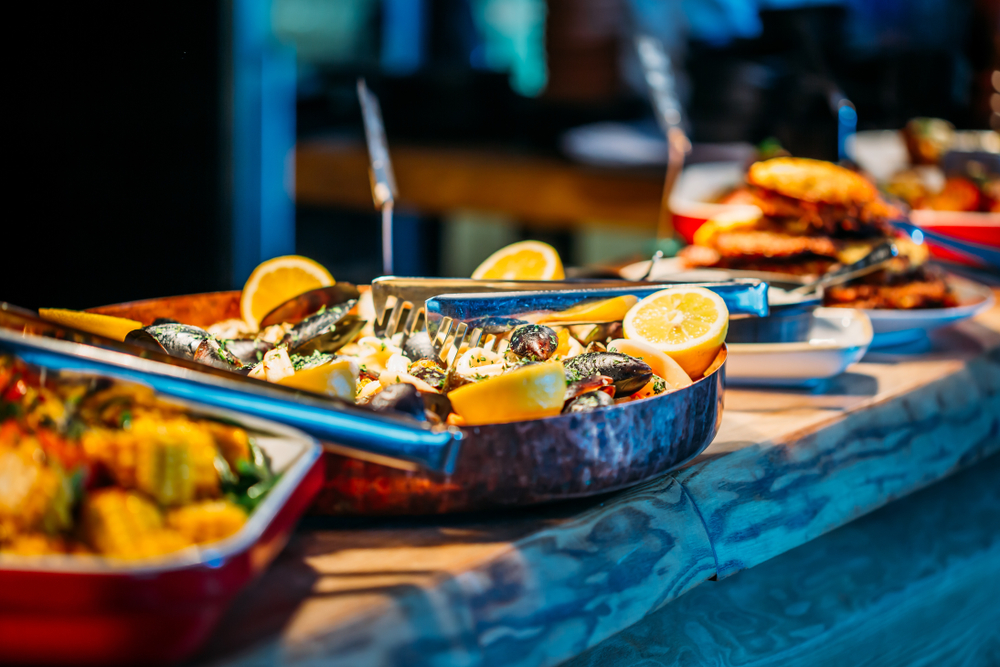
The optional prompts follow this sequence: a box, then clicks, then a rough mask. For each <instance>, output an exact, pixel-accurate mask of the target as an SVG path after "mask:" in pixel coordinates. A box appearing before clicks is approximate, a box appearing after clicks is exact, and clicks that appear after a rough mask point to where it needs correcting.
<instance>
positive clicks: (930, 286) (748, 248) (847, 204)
mask: <svg viewBox="0 0 1000 667" xmlns="http://www.w3.org/2000/svg"><path fill="white" fill-rule="evenodd" d="M723 202H724V203H728V204H752V205H753V207H756V209H754V208H741V209H739V211H738V212H737V213H735V214H734V215H729V216H727V215H726V214H725V213H723V214H720V215H718V216H717V217H715V218H713V219H711V220H709V221H707V222H706V223H705V224H704V225H702V227H701V228H699V229H698V231H697V232H696V233H695V235H694V239H693V241H694V244H693V245H691V246H688V247H687V248H684V249H683V250H682V251H681V252H680V257H681V258H682V261H683V262H684V263H685V265H686V266H688V267H689V268H700V267H712V268H722V269H731V270H742V271H755V272H768V273H778V274H790V275H797V276H818V275H822V274H824V273H827V272H828V271H830V270H832V269H835V268H837V267H838V266H841V265H846V264H851V263H853V262H856V261H858V260H860V259H862V258H863V257H865V256H866V255H868V254H869V253H870V252H871V251H872V250H873V249H874V248H876V247H877V246H878V245H880V244H881V243H883V242H884V241H885V240H886V239H892V240H893V242H894V243H895V244H896V246H897V248H898V250H899V255H898V256H897V257H895V258H894V259H893V260H892V261H891V262H890V263H889V264H888V265H887V266H885V267H884V268H882V269H880V270H878V271H876V272H874V273H870V274H868V275H866V276H862V277H859V278H856V279H854V280H852V281H850V282H848V283H846V284H843V285H838V286H834V287H829V288H827V289H826V291H825V293H824V304H825V305H827V306H840V307H846V308H864V309H872V308H874V309H893V310H908V309H919V308H947V307H952V306H955V305H957V301H956V298H955V296H954V295H953V294H952V291H951V289H950V288H949V287H948V284H947V282H946V281H945V279H944V276H943V275H942V274H940V273H939V272H938V271H937V270H935V269H934V268H933V267H931V266H929V265H928V263H927V261H928V251H927V248H926V246H924V245H919V244H916V243H914V242H912V241H911V240H909V239H908V238H904V237H898V238H897V235H896V234H895V233H894V231H893V229H892V227H891V225H890V222H891V221H892V220H893V219H894V218H897V217H900V216H901V215H902V212H901V211H900V210H899V209H898V208H897V207H895V206H893V205H892V204H890V203H888V202H887V201H885V199H883V198H882V197H881V195H880V193H879V191H878V189H877V188H876V187H875V186H874V184H872V183H871V182H870V181H868V180H867V179H866V178H865V177H864V176H862V175H861V174H858V173H856V172H853V171H851V170H849V169H846V168H843V167H840V166H838V165H835V164H832V163H829V162H823V161H819V160H810V159H805V158H791V157H779V158H772V159H770V160H764V161H761V162H756V163H754V164H752V165H751V166H750V168H749V170H748V171H747V175H746V185H745V186H744V187H741V188H738V189H736V190H735V191H733V192H731V193H730V194H728V195H726V197H725V198H724V200H723ZM747 211H751V212H752V213H748V212H747Z"/></svg>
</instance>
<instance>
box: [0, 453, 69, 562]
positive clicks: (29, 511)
mask: <svg viewBox="0 0 1000 667" xmlns="http://www.w3.org/2000/svg"><path fill="white" fill-rule="evenodd" d="M35 452H39V453H41V450H40V449H38V448H36V447H32V446H31V444H30V441H24V442H22V444H21V445H20V446H18V447H17V448H16V449H5V450H3V451H0V544H3V543H4V542H8V541H10V540H12V539H14V537H16V536H17V535H18V534H20V533H25V532H29V531H31V530H34V529H36V528H39V527H41V525H42V523H43V521H44V520H45V518H46V515H47V514H48V512H49V511H50V508H51V507H52V505H53V503H54V502H56V500H57V496H58V495H59V493H60V490H61V488H60V487H61V484H60V478H59V476H58V475H57V474H56V472H55V471H53V470H51V469H49V468H46V467H45V466H44V465H42V464H41V463H40V462H39V460H36V458H35V456H34V453H35ZM43 456H44V455H43Z"/></svg>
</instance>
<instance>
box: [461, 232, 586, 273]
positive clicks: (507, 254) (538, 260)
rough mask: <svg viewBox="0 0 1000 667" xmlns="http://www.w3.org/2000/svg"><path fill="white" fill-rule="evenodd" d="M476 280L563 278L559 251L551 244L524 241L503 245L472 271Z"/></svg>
mask: <svg viewBox="0 0 1000 667" xmlns="http://www.w3.org/2000/svg"><path fill="white" fill-rule="evenodd" d="M472 277H473V278H475V279H476V280H562V279H563V278H565V277H566V273H565V272H564V271H563V265H562V260H561V259H560V258H559V253H557V252H556V249H555V248H553V247H552V246H550V245H549V244H548V243H542V242H541V241H521V242H519V243H512V244H510V245H509V246H507V247H506V248H501V249H500V250H497V251H496V252H495V253H493V254H492V255H490V256H489V257H487V258H486V261H485V262H483V263H482V264H480V265H479V267H478V268H477V269H476V270H475V271H473V272H472Z"/></svg>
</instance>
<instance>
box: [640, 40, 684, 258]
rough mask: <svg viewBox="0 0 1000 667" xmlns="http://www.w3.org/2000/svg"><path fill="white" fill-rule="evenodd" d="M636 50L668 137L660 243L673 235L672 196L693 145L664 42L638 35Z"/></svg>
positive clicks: (657, 115)
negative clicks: (683, 119)
mask: <svg viewBox="0 0 1000 667" xmlns="http://www.w3.org/2000/svg"><path fill="white" fill-rule="evenodd" d="M635 50H636V53H638V55H639V62H640V63H641V64H642V72H643V75H644V76H645V79H646V86H647V87H648V88H649V96H650V98H651V99H652V102H653V110H654V111H655V112H656V120H657V121H658V122H659V124H660V128H661V129H662V130H663V133H664V134H665V135H666V138H667V174H666V177H665V178H664V181H663V198H662V199H661V201H660V218H659V221H658V223H657V226H656V238H657V240H663V239H669V238H671V237H672V236H673V233H674V216H673V213H671V212H670V193H671V192H673V190H674V184H675V183H676V182H677V177H678V176H680V173H681V170H682V169H683V168H684V158H685V156H687V154H688V152H689V151H690V150H691V142H690V141H689V140H688V138H687V134H685V132H684V129H683V127H682V125H681V121H682V118H683V117H682V114H681V104H680V101H679V100H678V99H677V86H676V82H675V80H674V73H673V65H672V63H671V61H670V56H669V55H667V52H666V50H665V49H664V48H663V42H661V41H660V40H659V39H657V38H656V37H653V36H651V35H646V34H643V33H638V34H636V36H635Z"/></svg>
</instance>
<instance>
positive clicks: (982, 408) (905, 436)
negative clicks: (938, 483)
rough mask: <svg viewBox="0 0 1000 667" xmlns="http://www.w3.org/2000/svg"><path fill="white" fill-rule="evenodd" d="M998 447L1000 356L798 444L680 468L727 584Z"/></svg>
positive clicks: (872, 408) (990, 355)
mask: <svg viewBox="0 0 1000 667" xmlns="http://www.w3.org/2000/svg"><path fill="white" fill-rule="evenodd" d="M998 450H1000V350H996V349H994V350H993V351H992V352H990V353H988V354H986V355H984V356H982V357H980V358H979V359H978V360H977V362H976V363H972V364H969V365H968V366H966V367H965V368H964V369H963V370H962V371H960V372H958V373H955V374H953V375H950V376H948V377H946V378H944V379H942V380H939V381H937V382H934V383H932V384H929V385H927V386H924V387H921V388H919V389H917V390H915V391H912V392H909V393H906V394H903V395H901V396H897V397H895V398H893V399H890V400H888V401H885V402H882V403H878V404H874V405H871V406H869V407H866V408H863V409H860V410H856V411H854V412H852V414H851V418H850V419H844V420H841V421H838V422H835V423H832V424H829V425H827V426H826V427H825V428H823V429H820V430H818V431H815V432H813V433H810V434H808V435H806V436H805V437H803V438H800V439H797V440H796V441H795V442H793V443H787V442H778V443H765V444H755V445H751V446H748V447H745V448H743V449H740V450H739V451H735V452H731V453H728V454H726V455H725V456H723V457H718V458H710V459H708V460H706V461H702V462H700V463H696V464H695V465H693V466H690V467H688V468H686V469H684V470H681V471H680V472H679V473H678V474H677V475H676V478H677V479H678V480H679V481H680V482H681V483H682V484H684V486H685V487H686V488H687V490H688V492H689V493H690V494H691V496H692V497H693V498H694V499H695V502H696V503H697V505H698V508H699V510H700V512H701V514H702V516H703V517H704V519H705V524H706V527H707V529H708V533H709V537H710V539H711V540H712V545H713V547H714V548H715V553H716V558H717V559H718V576H719V577H720V578H724V577H728V576H730V575H732V574H734V573H735V572H738V571H739V570H742V569H745V568H748V567H753V566H754V565H757V564H758V563H762V562H764V561H765V560H767V559H769V558H773V557H774V556H777V555H778V554H781V553H784V552H785V551H788V550H789V549H791V548H793V547H795V546H798V545H799V544H803V543H805V542H808V541H809V540H812V539H814V538H816V537H818V536H819V535H822V534H823V533H825V532H827V531H828V530H831V529H833V528H836V527H837V526H840V525H843V524H844V523H846V522H848V521H851V520H852V519H854V518H855V517H857V516H860V515H861V514H864V513H866V512H869V511H871V510H872V509H875V508H877V507H879V506H881V505H883V504H885V503H887V502H889V501H891V500H894V499H896V498H899V497H902V496H904V495H906V494H907V493H910V492H912V491H914V490H915V489H918V488H920V487H922V486H924V485H926V484H929V483H931V482H934V481H935V480H937V479H940V478H941V477H943V476H945V475H947V474H948V473H949V472H951V471H953V470H956V469H958V468H960V467H963V466H965V465H968V464H969V463H971V462H973V461H975V460H976V459H978V458H981V457H983V456H988V455H989V454H990V453H992V452H995V451H998Z"/></svg>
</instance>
